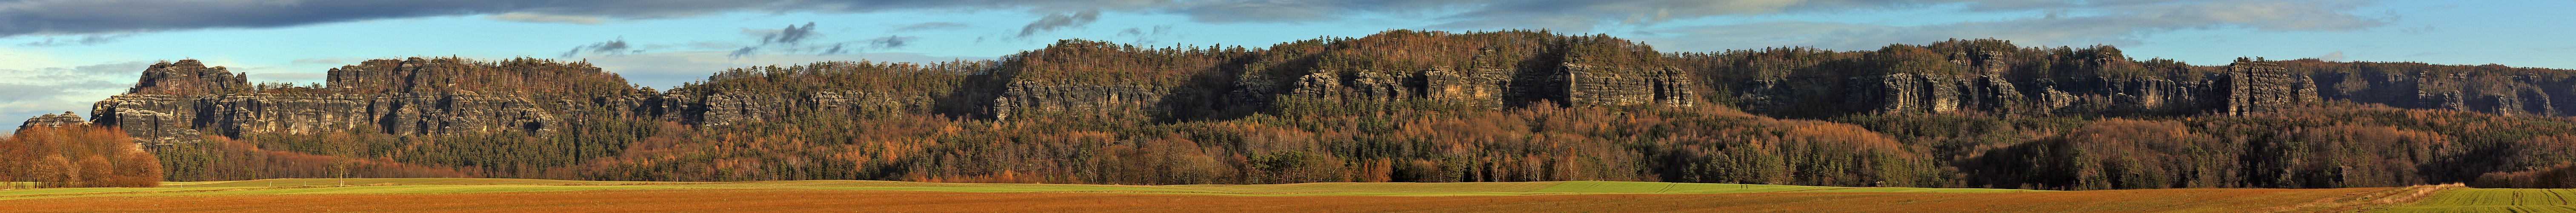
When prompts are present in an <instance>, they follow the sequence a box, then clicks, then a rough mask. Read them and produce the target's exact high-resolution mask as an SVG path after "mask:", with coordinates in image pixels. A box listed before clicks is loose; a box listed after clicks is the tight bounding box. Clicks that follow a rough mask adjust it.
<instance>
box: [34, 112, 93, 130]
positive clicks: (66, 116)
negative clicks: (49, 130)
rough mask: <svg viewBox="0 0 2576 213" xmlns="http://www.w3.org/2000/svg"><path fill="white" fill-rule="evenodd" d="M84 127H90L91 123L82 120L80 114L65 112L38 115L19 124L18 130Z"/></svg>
mask: <svg viewBox="0 0 2576 213" xmlns="http://www.w3.org/2000/svg"><path fill="white" fill-rule="evenodd" d="M82 125H89V121H85V120H81V116H80V114H73V113H72V112H63V114H43V115H36V117H34V118H27V122H24V123H19V124H18V129H27V128H29V127H63V126H82Z"/></svg>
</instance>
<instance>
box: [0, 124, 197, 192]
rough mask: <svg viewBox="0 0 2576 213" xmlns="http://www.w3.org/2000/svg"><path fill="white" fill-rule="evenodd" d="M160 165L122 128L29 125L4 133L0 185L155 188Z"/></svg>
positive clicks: (157, 183)
mask: <svg viewBox="0 0 2576 213" xmlns="http://www.w3.org/2000/svg"><path fill="white" fill-rule="evenodd" d="M160 181H161V167H160V165H159V163H158V162H156V160H155V159H154V158H153V157H152V155H151V154H147V153H144V152H143V151H142V150H140V149H138V148H137V147H135V145H134V140H133V139H129V138H127V137H126V136H125V133H124V132H120V131H116V130H113V129H107V128H97V127H90V126H86V125H69V126H63V127H44V126H30V127H27V128H23V129H19V130H18V132H17V134H15V135H12V136H11V137H8V138H0V183H6V184H0V185H5V187H6V188H22V187H37V188H51V187H153V186H160V185H161V182H160Z"/></svg>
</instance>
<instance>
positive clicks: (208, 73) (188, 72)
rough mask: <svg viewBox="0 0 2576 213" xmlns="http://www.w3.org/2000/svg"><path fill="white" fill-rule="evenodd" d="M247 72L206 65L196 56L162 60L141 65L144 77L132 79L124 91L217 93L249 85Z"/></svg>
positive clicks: (246, 87)
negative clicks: (145, 66) (131, 82)
mask: <svg viewBox="0 0 2576 213" xmlns="http://www.w3.org/2000/svg"><path fill="white" fill-rule="evenodd" d="M249 82H250V80H249V77H247V75H246V74H241V73H233V72H232V71H228V70H225V69H224V67H206V65H205V64H203V63H199V62H197V60H196V59H185V60H179V62H176V63H172V62H161V63H158V64H153V65H152V67H151V68H145V69H143V79H141V80H137V81H135V82H134V88H133V89H130V90H127V91H126V93H140V94H216V93H234V92H242V91H245V90H249V89H250V83H249Z"/></svg>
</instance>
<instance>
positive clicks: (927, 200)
mask: <svg viewBox="0 0 2576 213" xmlns="http://www.w3.org/2000/svg"><path fill="white" fill-rule="evenodd" d="M2381 190H2390V188H2346V189H2157V190H2104V191H2069V192H2015V193H1737V194H1589V195H1528V196H1426V197H1417V196H1235V195H1173V194H1115V193H985V192H922V191H873V190H821V189H674V190H598V191H561V192H485V193H408V194H328V195H295V194H286V195H275V194H271V195H185V196H110V197H71V198H37V199H15V200H0V211H26V212H102V211H107V212H133V211H154V212H159V211H190V212H343V211H435V212H670V211H683V212H695V211H800V212H813V211H828V212H849V211H860V212H959V211H965V212H1024V211H1041V212H1059V211H1115V212H1238V211H1242V212H1407V211H1412V212H1460V211H1467V212H1531V211H1538V212H1604V211H1610V212H1659V211H1692V212H1707V211H1717V212H1855V211H1866V212H2145V211H2194V212H2247V211H2267V210H2279V209H2275V208H2278V207H2282V206H2299V205H2302V204H2309V203H2316V202H2321V201H2327V200H2334V199H2336V198H2339V197H2345V198H2348V197H2351V196H2354V195H2360V194H2369V193H2370V192H2376V191H2381Z"/></svg>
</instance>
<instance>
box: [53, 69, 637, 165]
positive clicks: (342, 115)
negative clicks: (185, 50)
mask: <svg viewBox="0 0 2576 213" xmlns="http://www.w3.org/2000/svg"><path fill="white" fill-rule="evenodd" d="M384 61H390V60H378V61H371V63H384ZM398 63H399V64H405V65H406V66H423V65H421V64H437V63H428V62H425V60H417V59H415V60H412V61H402V62H398ZM192 66H198V65H197V64H196V63H195V61H189V60H183V61H181V63H175V64H168V65H154V66H153V67H152V68H150V69H148V70H146V71H145V75H144V76H145V78H144V79H143V80H142V82H164V83H159V84H154V85H155V86H149V87H147V86H137V88H138V89H137V91H138V92H136V93H129V94H122V95H116V96H112V97H109V98H108V99H106V100H101V101H99V102H98V103H96V104H94V105H92V106H91V107H92V108H91V112H90V114H91V116H92V117H91V118H90V120H92V121H93V122H96V123H98V124H99V125H104V126H114V127H117V128H121V129H123V130H125V132H126V134H128V135H130V136H132V137H133V138H135V140H136V142H137V143H142V144H147V145H149V144H184V143H194V142H197V141H199V138H200V137H203V136H205V135H220V136H228V137H240V136H243V135H244V134H252V133H285V134H311V133H321V132H332V131H370V132H375V133H385V134H393V135H406V136H408V135H460V134H471V133H501V132H521V133H530V134H546V133H550V132H551V129H549V127H550V126H557V125H560V123H561V122H562V121H560V120H558V119H557V118H556V115H557V114H561V113H563V111H558V110H548V109H545V108H544V107H540V106H539V104H538V103H539V102H536V101H533V100H531V97H529V96H524V95H483V94H479V93H477V92H474V91H436V92H432V91H430V90H417V91H413V90H394V91H411V92H398V93H294V92H279V93H261V92H255V91H247V90H238V91H234V92H231V93H220V92H222V91H227V90H223V89H225V88H213V87H208V88H199V90H183V89H170V88H181V87H171V86H178V85H189V84H193V82H197V81H196V80H191V79H166V78H197V76H213V75H225V74H222V73H216V72H221V69H220V68H207V69H191V68H190V67H192ZM437 66H462V65H437ZM190 70H203V71H205V72H207V73H210V74H204V75H195V74H196V73H191V72H189V71H190ZM352 70H359V69H341V70H334V71H333V72H332V73H333V74H335V76H332V77H331V79H332V80H333V81H332V82H333V83H334V84H335V85H332V87H334V88H339V89H342V90H343V91H346V90H351V89H353V88H376V87H381V86H386V85H385V84H384V83H385V82H387V81H372V80H362V79H366V78H358V77H352V76H341V75H359V74H361V72H354V71H352ZM165 73H166V74H165ZM177 73H186V74H177ZM235 76H236V77H238V75H235ZM233 80H238V79H233ZM170 82H178V83H170ZM219 85H220V84H219ZM155 91H158V92H155ZM553 102H556V103H558V105H564V103H577V104H571V105H572V106H578V107H586V108H612V109H618V110H635V111H657V110H658V109H638V108H641V107H648V106H655V105H658V104H657V103H655V104H648V103H640V102H639V101H636V100H632V99H619V101H599V102H595V103H594V102H590V101H571V100H554V101H553ZM600 103H613V104H600ZM560 108H564V107H559V109H560ZM635 111H628V112H618V113H617V114H631V113H634V112H635Z"/></svg>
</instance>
